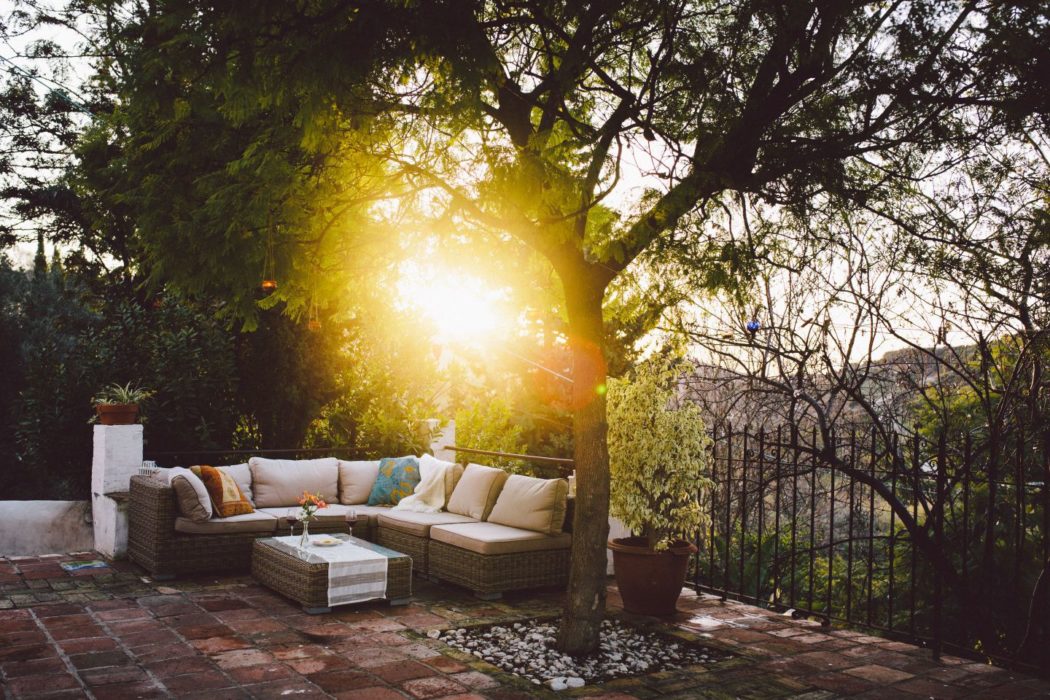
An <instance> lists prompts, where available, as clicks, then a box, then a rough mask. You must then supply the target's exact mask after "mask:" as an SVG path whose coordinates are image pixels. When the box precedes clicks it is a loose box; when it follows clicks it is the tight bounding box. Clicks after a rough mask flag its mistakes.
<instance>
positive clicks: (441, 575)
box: [128, 460, 571, 598]
mask: <svg viewBox="0 0 1050 700" xmlns="http://www.w3.org/2000/svg"><path fill="white" fill-rule="evenodd" d="M266 461H267V460H260V463H261V462H266ZM313 461H314V462H317V461H318V460H313ZM333 461H335V460H333ZM299 464H305V462H302V463H296V462H291V461H289V462H286V463H285V464H284V467H285V468H286V472H287V474H295V473H296V471H295V469H296V468H297V466H298V465H299ZM347 464H351V465H356V466H355V467H354V470H355V471H354V472H353V473H351V472H350V471H347V469H349V468H345V469H341V470H340V472H339V476H338V485H337V486H335V487H333V486H331V485H330V483H331V480H330V479H329V480H328V481H327V482H326V484H328V485H326V486H325V487H324V488H329V489H332V488H334V489H336V490H337V491H338V493H335V494H329V495H328V496H327V500H328V501H329V503H330V504H331V505H329V506H328V507H327V508H325V509H323V510H321V511H318V518H317V520H315V521H314V522H311V524H310V532H311V533H324V532H346V530H347V524H346V520H345V515H346V513H347V511H348V510H349V509H351V508H353V509H354V511H355V512H356V514H357V516H358V520H357V522H356V523H355V524H354V529H353V534H354V536H355V537H360V538H363V539H366V540H369V541H372V542H376V543H378V544H380V545H383V546H384V547H388V548H390V549H393V550H396V551H398V552H402V553H404V554H407V555H409V556H411V557H412V569H413V572H415V573H418V574H421V575H425V576H428V577H430V578H433V579H439V580H443V581H448V582H451V583H454V584H458V585H461V586H464V587H466V588H468V589H470V590H471V591H473V592H474V593H475V594H477V595H479V596H481V597H485V598H491V597H497V596H498V595H499V594H501V593H503V592H504V591H512V590H518V589H524V588H533V587H539V586H564V585H565V584H566V583H567V582H568V571H569V560H570V555H571V552H570V547H571V535H569V534H568V533H567V532H564V531H563V529H564V528H565V527H566V525H567V518H566V517H565V515H566V510H567V509H568V508H569V507H570V506H571V504H570V503H569V501H568V499H567V498H566V496H567V484H565V482H564V480H549V481H547V480H540V479H530V478H528V477H522V476H517V475H514V476H510V477H509V478H508V476H507V475H506V474H505V473H504V472H502V471H500V470H496V469H493V468H490V467H482V466H479V465H468V466H467V468H466V470H465V471H464V470H463V468H462V467H458V468H457V470H456V472H455V475H456V477H458V476H459V475H460V474H462V475H463V476H464V477H465V478H464V479H459V478H456V479H454V480H452V481H447V482H446V487H447V489H448V490H447V491H446V500H445V509H444V510H442V511H440V512H434V513H427V512H412V511H404V510H400V509H392V508H391V507H389V506H368V505H365V504H364V502H363V501H364V500H367V496H366V495H365V494H366V493H367V490H368V488H369V483H368V480H369V478H371V479H372V480H373V481H374V479H375V471H374V470H373V471H372V472H370V471H369V470H370V469H373V463H370V462H369V463H366V462H357V463H341V465H340V466H341V467H346V465H347ZM376 464H378V463H376ZM256 466H257V465H255V464H252V468H253V471H252V475H253V478H252V481H251V483H246V479H247V477H246V476H244V475H245V474H246V473H247V472H246V471H244V470H243V469H242V468H241V467H242V465H237V466H236V467H230V468H229V469H240V471H238V472H237V474H238V478H239V479H240V480H241V484H242V489H241V490H242V491H244V492H245V493H246V494H250V495H249V498H251V496H252V495H254V498H255V501H256V510H255V511H254V512H253V513H249V514H243V515H234V516H232V517H223V518H220V517H209V518H208V519H206V520H204V519H201V518H197V519H196V520H194V519H191V518H189V517H187V515H188V514H187V513H186V512H185V511H186V505H185V503H183V502H180V497H181V496H182V495H183V494H180V493H176V488H174V487H173V486H172V485H171V484H170V483H168V481H167V479H165V478H157V477H147V476H134V477H132V479H131V489H130V501H129V511H128V516H129V533H128V555H129V557H130V558H131V559H132V560H133V561H134V562H136V563H137V564H139V565H140V566H142V567H143V568H145V569H146V570H147V571H148V572H149V573H150V575H151V576H153V577H154V578H155V579H165V578H172V577H175V576H182V575H189V574H201V573H220V572H240V571H247V570H248V569H250V568H251V556H252V546H253V543H254V541H255V540H256V539H257V538H259V537H272V536H274V535H275V534H281V533H283V534H287V532H288V530H287V529H286V528H287V525H286V524H285V522H284V521H283V519H282V516H283V515H284V514H285V513H287V512H288V511H289V510H290V509H291V508H292V505H291V504H287V501H288V498H289V496H288V495H287V494H288V493H291V492H292V491H293V489H292V488H291V487H290V486H289V485H288V484H287V483H286V484H284V485H283V487H284V492H285V494H284V495H279V494H278V495H275V493H276V492H275V491H274V488H273V484H272V483H271V484H269V485H268V484H267V483H264V479H263V474H264V473H266V472H261V471H259V470H257V469H255V467H256ZM268 467H269V468H270V471H269V472H268V473H269V475H270V476H269V477H268V478H270V479H271V481H272V475H273V473H274V472H273V465H272V464H271V465H268ZM326 469H327V466H326ZM315 472H317V469H314V470H313V472H310V471H309V470H304V471H303V474H304V475H306V476H304V477H303V478H304V479H306V480H307V481H310V479H309V478H307V477H309V476H310V475H311V474H313V477H316V473H315ZM348 475H349V476H348ZM355 479H356V483H355V482H354V480H355ZM556 482H557V483H556ZM303 489H305V490H311V491H313V490H322V489H318V482H317V481H316V478H314V481H312V482H310V483H304V484H303ZM303 489H299V488H298V485H296V489H295V490H297V491H298V492H301V490H303ZM280 490H281V485H280V484H279V485H278V488H277V491H278V492H279V491H280ZM537 494H539V495H537ZM282 498H283V500H281V499H282ZM340 501H342V502H341V503H340ZM541 501H542V503H540V502H541ZM276 503H281V504H287V505H275V504H276ZM537 503H539V505H537ZM544 508H546V510H544ZM537 509H539V511H538V513H537ZM457 511H458V512H457ZM501 514H502V515H501ZM498 520H502V522H496V521H498Z"/></svg>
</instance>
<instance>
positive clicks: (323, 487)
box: [248, 457, 339, 508]
mask: <svg viewBox="0 0 1050 700" xmlns="http://www.w3.org/2000/svg"><path fill="white" fill-rule="evenodd" d="M248 466H249V467H250V468H251V470H252V491H253V492H254V494H255V505H256V506H257V507H259V508H280V507H282V506H297V505H299V497H300V496H302V495H303V491H309V492H310V493H315V494H319V495H320V496H321V498H323V499H324V500H325V501H327V502H328V503H338V502H339V460H337V459H336V458H335V457H328V458H325V459H264V458H262V457H252V458H251V459H250V460H248Z"/></svg>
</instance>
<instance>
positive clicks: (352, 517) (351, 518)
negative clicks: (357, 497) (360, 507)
mask: <svg viewBox="0 0 1050 700" xmlns="http://www.w3.org/2000/svg"><path fill="white" fill-rule="evenodd" d="M356 522H357V511H356V510H354V509H353V508H350V509H349V510H347V511H346V528H347V530H349V531H350V539H351V540H352V539H354V523H356Z"/></svg>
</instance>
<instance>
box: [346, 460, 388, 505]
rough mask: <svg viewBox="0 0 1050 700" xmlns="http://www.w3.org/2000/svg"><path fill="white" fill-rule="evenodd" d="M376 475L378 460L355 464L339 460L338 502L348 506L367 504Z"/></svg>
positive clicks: (377, 473)
mask: <svg viewBox="0 0 1050 700" xmlns="http://www.w3.org/2000/svg"><path fill="white" fill-rule="evenodd" d="M378 475H379V460H378V459H373V460H364V461H356V462H348V461H346V460H342V459H341V460H339V502H340V503H342V504H343V505H348V506H353V505H358V504H360V503H368V497H369V495H371V493H372V487H373V486H375V483H376V477H377V476H378Z"/></svg>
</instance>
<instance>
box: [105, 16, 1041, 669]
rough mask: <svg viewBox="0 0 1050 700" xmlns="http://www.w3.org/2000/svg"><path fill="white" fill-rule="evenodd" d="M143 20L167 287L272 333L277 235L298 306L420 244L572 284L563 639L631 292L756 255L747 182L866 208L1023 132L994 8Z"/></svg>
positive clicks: (138, 26)
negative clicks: (433, 241)
mask: <svg viewBox="0 0 1050 700" xmlns="http://www.w3.org/2000/svg"><path fill="white" fill-rule="evenodd" d="M99 4H100V5H103V6H108V5H109V4H110V3H108V2H99ZM997 12H998V10H997ZM1032 12H1034V13H1035V15H1037V16H1038V15H1039V11H1038V10H1033V11H1032ZM996 16H997V17H1000V16H1002V15H1001V14H997V15H996ZM125 18H126V19H125V21H124V23H123V25H122V26H119V27H117V32H116V34H115V35H113V36H112V37H111V38H110V41H111V43H113V44H114V45H115V49H114V53H115V54H118V55H122V56H127V57H129V62H128V65H127V66H126V69H125V72H124V74H123V76H122V79H121V80H122V81H121V83H120V84H119V85H118V87H117V90H118V92H119V93H120V102H121V108H120V109H119V110H118V111H117V112H116V118H118V119H119V123H120V124H121V127H122V128H123V129H126V134H127V136H126V140H125V142H124V145H125V147H126V149H127V150H126V157H127V160H126V180H125V182H124V183H123V185H122V189H123V194H124V196H125V197H126V200H125V201H127V202H129V203H130V204H131V206H132V207H133V209H134V211H135V216H136V218H137V221H138V223H139V225H140V227H141V231H142V239H143V241H142V242H143V245H144V247H145V250H146V252H147V254H148V259H149V261H150V263H151V266H152V270H153V274H154V279H157V280H161V279H162V280H165V281H168V282H171V283H173V284H175V285H177V286H178V287H179V288H182V289H184V290H186V291H188V292H192V293H201V292H204V291H207V292H209V293H218V292H220V290H221V292H222V293H223V294H226V295H228V296H230V298H231V303H230V305H229V307H228V312H229V313H231V314H235V315H240V316H242V317H246V318H249V319H251V318H254V315H255V313H256V311H257V306H256V304H255V299H254V297H253V296H252V294H251V291H250V290H251V289H252V287H253V285H254V284H255V283H256V281H257V276H258V273H257V272H256V271H257V270H259V269H262V268H263V267H264V266H265V265H266V260H267V256H268V251H270V250H273V249H274V248H276V249H277V254H276V265H277V266H278V267H279V268H280V269H281V270H282V274H283V275H284V277H285V279H286V280H287V284H282V287H281V290H279V294H280V299H283V300H287V301H288V302H289V308H290V310H291V311H292V312H293V313H295V312H297V309H301V308H302V307H303V306H305V305H306V304H308V303H310V300H311V299H318V298H319V299H320V300H322V301H323V302H325V303H332V301H333V300H336V299H342V298H343V297H345V295H346V287H347V284H348V282H347V279H348V278H349V277H350V276H351V275H352V276H353V277H354V279H355V283H357V285H358V286H363V285H361V284H360V283H361V282H362V281H364V280H366V279H367V278H368V271H370V270H375V269H376V268H377V267H382V264H378V265H377V264H376V263H375V262H373V260H374V256H373V255H369V254H368V253H369V252H372V253H375V252H376V251H377V250H380V249H381V247H380V246H381V244H382V243H383V242H384V240H385V239H387V238H389V237H392V236H393V235H394V234H395V233H396V234H397V235H398V236H400V235H401V234H402V233H403V232H405V231H408V232H411V231H413V230H414V231H416V232H421V231H433V232H437V233H444V234H445V235H447V236H449V238H450V240H451V239H456V240H459V239H461V238H462V237H463V236H466V235H476V236H478V237H479V238H480V239H481V240H482V241H483V245H485V246H490V247H491V246H493V245H497V244H498V246H500V247H502V249H503V250H504V251H505V253H504V256H503V257H504V259H515V260H519V259H520V260H523V261H525V262H526V265H524V266H523V267H524V268H525V269H526V271H528V272H529V273H530V275H531V280H532V282H533V283H535V282H537V281H539V282H540V283H541V284H542V283H544V282H545V281H546V280H547V279H549V278H550V275H551V273H553V275H554V277H555V278H556V279H557V281H558V283H559V284H560V287H561V294H560V304H559V306H560V310H561V313H563V314H564V316H565V319H566V324H567V325H566V328H567V341H568V343H569V345H570V346H571V349H572V356H573V377H572V378H573V402H572V403H573V409H574V423H573V434H574V457H575V461H576V468H577V477H578V489H577V493H578V499H577V509H576V514H577V515H576V522H575V528H574V535H573V538H574V542H573V552H574V556H573V561H572V570H571V575H570V586H569V596H568V602H567V611H566V616H565V619H564V623H563V624H562V626H561V632H560V641H559V643H560V646H561V647H562V648H563V649H564V650H566V651H569V652H586V651H589V650H592V649H594V648H595V647H596V645H597V643H598V631H599V623H600V620H601V617H602V615H603V611H604V603H605V582H604V577H603V572H604V567H605V540H606V536H607V524H606V522H607V520H606V516H607V513H608V505H609V468H608V454H607V448H606V430H607V425H606V405H605V395H604V392H605V385H606V374H607V367H608V364H607V358H606V357H605V356H604V354H603V351H604V350H605V348H606V345H607V341H608V339H609V336H608V334H607V330H606V326H605V321H606V317H608V318H609V319H612V318H613V317H615V316H616V314H615V312H614V307H615V306H616V305H617V304H618V303H619V302H621V301H623V300H624V299H628V298H630V297H631V295H630V294H629V292H630V291H631V290H632V289H634V288H635V285H636V284H637V285H640V286H641V287H642V288H644V289H645V290H646V291H647V292H649V293H650V294H651V295H653V296H655V295H657V294H664V295H665V298H663V299H661V298H656V299H653V300H651V301H652V303H654V305H655V307H656V308H659V307H660V306H662V305H664V304H666V303H667V299H666V295H672V296H673V295H675V294H676V292H675V291H674V290H673V289H670V288H668V287H665V286H661V285H654V284H650V281H651V280H649V279H647V278H646V277H645V275H644V270H645V268H646V265H647V264H653V263H659V262H661V261H665V260H668V259H670V258H672V257H673V256H674V254H675V252H676V251H679V250H682V249H691V250H693V251H696V250H698V249H699V250H704V249H708V250H709V252H712V251H713V252H712V254H710V255H708V256H707V259H718V258H719V256H722V257H723V258H724V260H723V261H725V260H729V261H734V260H735V261H741V260H745V259H746V258H747V257H748V256H753V255H755V254H756V251H754V250H748V249H746V248H742V249H737V248H732V247H730V248H728V249H727V248H725V247H724V246H722V245H721V243H720V242H718V241H717V237H716V236H714V235H713V234H714V233H715V232H714V231H711V230H709V227H708V226H707V224H708V223H709V217H710V216H711V214H712V212H716V211H718V208H719V207H720V206H722V205H723V204H724V203H725V202H726V201H728V200H729V199H730V198H731V197H735V196H738V195H739V194H741V193H747V194H748V195H750V196H753V197H756V198H759V199H763V200H766V201H769V202H774V203H778V204H780V205H782V206H784V207H787V208H791V209H793V210H794V211H798V212H804V211H805V210H807V208H812V207H816V206H821V205H823V204H826V203H828V202H835V203H838V204H850V205H853V206H862V205H863V203H864V202H865V201H867V199H868V198H869V197H871V196H873V194H875V193H880V192H891V191H893V189H894V188H895V187H898V186H900V185H901V184H902V183H906V182H910V181H912V180H913V179H915V178H922V177H924V176H926V175H928V174H929V170H928V169H927V165H928V163H927V162H926V161H924V157H925V156H927V155H930V154H935V153H936V152H937V149H938V148H940V147H942V146H944V145H946V144H949V143H952V142H956V141H959V140H965V139H968V138H972V137H973V135H974V134H975V133H976V131H977V129H978V128H979V129H980V135H981V138H984V139H994V138H996V137H997V135H998V133H999V132H1000V131H1001V129H1003V128H1004V125H1005V126H1014V125H1015V124H1016V122H1017V119H1018V117H1016V116H1014V118H1013V120H1012V121H1010V122H1009V123H1007V122H1006V121H1003V120H1001V119H1000V118H999V117H998V116H997V113H996V112H995V111H994V110H992V109H989V107H994V106H995V103H996V101H997V100H1001V94H1000V93H1001V92H1002V91H1003V88H1002V86H998V91H997V92H996V94H994V95H991V99H990V101H987V100H986V101H982V99H981V98H982V97H984V96H985V92H986V91H985V90H984V86H985V85H986V84H987V81H983V80H981V78H982V77H983V75H982V74H978V73H976V72H975V71H978V70H980V69H981V66H982V65H983V64H982V62H981V61H979V60H975V58H981V59H985V58H987V59H988V61H992V62H993V63H995V65H997V66H998V65H1001V63H1002V61H1001V60H1000V59H1001V57H1002V56H1003V55H1008V54H1004V52H1003V51H1001V46H1000V45H999V44H995V45H994V46H992V44H991V43H990V42H991V41H992V39H997V37H994V36H992V35H991V33H990V29H989V27H988V26H986V24H985V23H984V21H983V19H984V18H983V16H982V15H981V12H980V10H979V9H978V8H977V7H976V6H975V5H973V4H958V5H956V4H955V3H943V2H935V1H933V0H914V1H912V2H903V1H902V2H894V3H890V4H888V5H886V4H882V3H870V4H869V3H863V2H819V1H816V0H811V1H808V2H797V3H790V4H787V5H784V4H782V3H771V2H766V1H763V0H750V1H749V0H739V1H737V2H700V1H697V2H678V1H670V0H668V1H662V2H649V3H623V2H596V3H589V4H581V3H554V4H552V3H540V2H525V3H503V2H497V1H489V2H482V1H480V0H479V1H477V2H467V1H465V0H448V1H447V2H427V3H418V4H400V3H373V4H369V5H366V6H362V5H361V4H360V3H356V2H347V1H344V0H323V1H321V2H315V3H310V4H308V5H289V4H287V3H282V2H264V3H250V4H242V5H238V6H234V7H231V8H222V9H216V8H214V7H212V6H210V5H207V4H205V3H199V2H194V1H193V0H182V1H180V2H174V3H166V4H164V5H163V6H159V5H155V4H149V5H139V4H132V5H130V6H129V12H128V13H127V14H126V15H125ZM995 26H1002V23H998V24H996V25H995ZM1040 26H1042V25H1040V23H1039V22H1038V21H1031V22H1027V23H1026V24H1024V25H1023V27H1022V28H1020V29H1018V31H1021V32H1023V31H1025V30H1032V31H1035V32H1038V31H1039V27H1040ZM989 46H992V48H993V49H997V50H998V53H997V52H996V51H993V50H988V51H985V49H986V48H987V47H989ZM1008 56H1009V55H1008ZM997 57H999V58H997ZM1025 76H1028V73H1025ZM1023 116H1024V115H1023V114H1022V115H1021V117H1022V118H1023ZM978 117H980V119H979V120H978V119H977V118H978ZM628 156H630V157H628ZM643 160H644V161H645V162H646V163H647V164H646V165H644V166H641V165H636V164H637V163H638V162H640V161H643ZM934 160H936V159H934ZM626 181H630V182H629V183H627V184H625V182H626ZM628 185H637V187H634V186H628ZM637 190H641V194H640V195H639V194H637ZM712 244H715V246H716V247H714V248H713V249H712V248H710V246H711V245H712ZM230 259H235V260H238V261H241V262H242V264H241V265H239V266H238V267H237V268H236V269H231V268H230V266H229V265H228V264H227V261H228V260H230ZM366 261H367V262H368V264H367V265H362V263H364V262H366ZM536 261H539V263H537V262H536ZM719 269H721V268H719V267H718V266H713V267H712V268H710V269H706V270H701V271H699V274H698V275H696V276H695V277H693V279H696V278H699V281H700V282H701V283H702V284H706V285H716V284H723V283H725V282H727V280H728V278H727V277H726V276H725V275H720V274H716V273H717V272H718V270H719ZM689 272H695V271H689ZM357 273H362V274H357ZM526 279H530V277H526ZM359 291H360V290H359ZM647 296H648V295H643V297H647ZM637 299H638V297H637V296H634V297H633V298H631V299H630V300H631V301H633V302H635V303H637ZM275 301H276V300H275ZM297 304H298V306H297ZM648 305H649V304H648V303H646V304H644V305H643V306H648ZM641 312H642V309H641V308H639V307H637V306H636V308H635V313H636V314H638V313H641Z"/></svg>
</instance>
